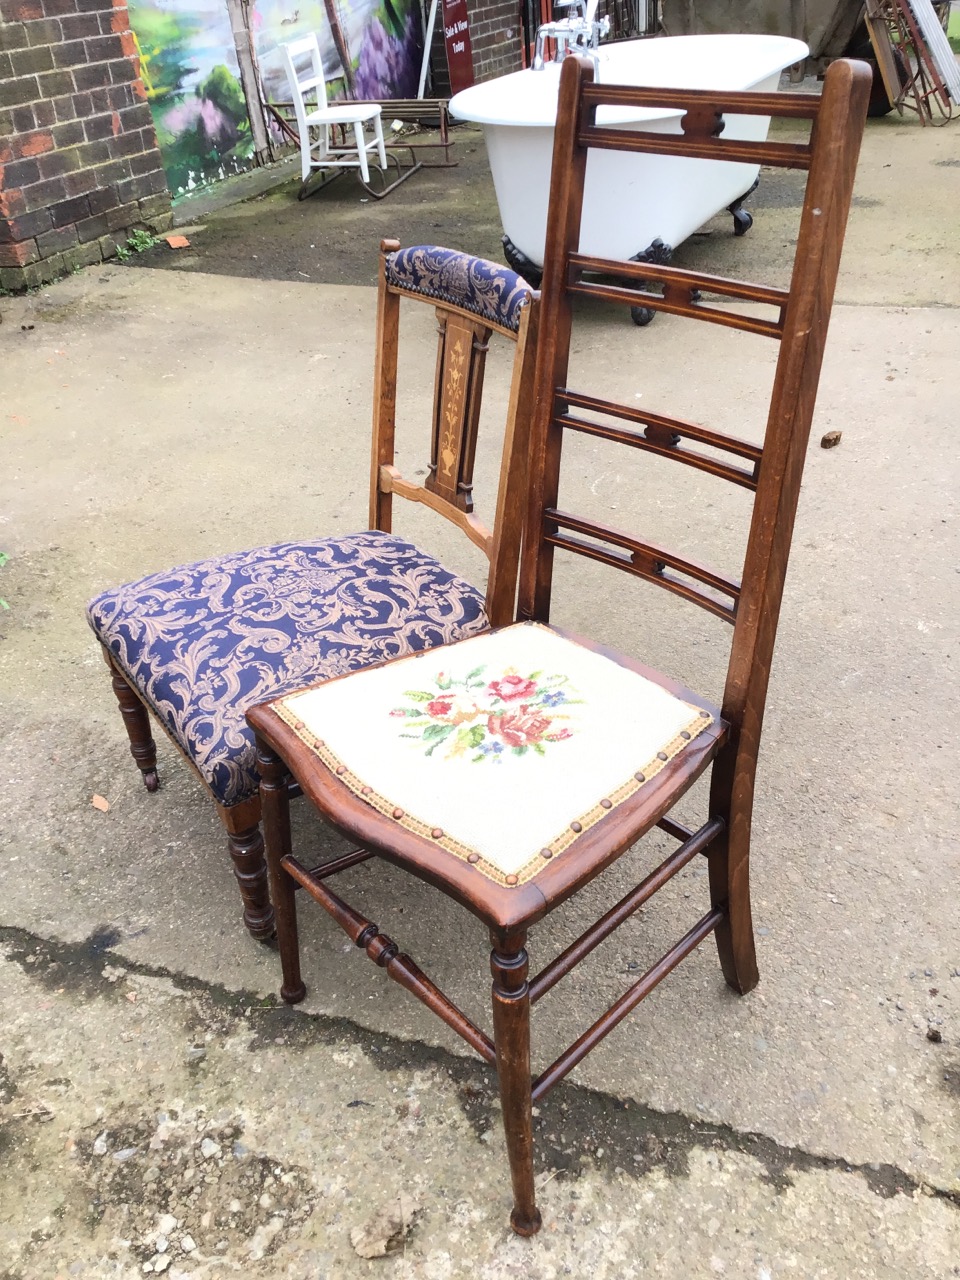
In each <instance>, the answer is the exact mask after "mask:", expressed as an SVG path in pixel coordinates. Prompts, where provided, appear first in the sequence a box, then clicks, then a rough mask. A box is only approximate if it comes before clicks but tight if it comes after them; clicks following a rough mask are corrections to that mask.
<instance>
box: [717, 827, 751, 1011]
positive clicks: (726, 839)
mask: <svg viewBox="0 0 960 1280" xmlns="http://www.w3.org/2000/svg"><path fill="white" fill-rule="evenodd" d="M707 861H708V863H709V867H710V901H711V903H712V905H713V906H715V907H723V908H724V912H725V914H724V917H723V919H722V920H721V921H720V923H719V924H718V925H717V928H716V931H715V936H716V939H717V950H718V952H719V953H720V967H721V969H722V970H723V976H724V978H725V979H726V982H727V985H728V986H730V987H732V988H733V990H734V991H738V992H739V993H740V995H742V996H744V995H746V994H747V992H748V991H752V990H753V988H754V987H755V986H756V985H757V983H758V982H759V981H760V973H759V970H758V969H757V950H756V946H755V943H754V938H753V915H752V913H751V910H750V822H749V819H747V820H746V821H745V822H740V823H738V822H736V821H733V822H732V823H731V824H730V827H729V828H728V830H727V831H725V832H724V833H723V834H722V835H720V836H718V837H717V839H716V840H715V841H714V843H713V844H712V845H711V846H710V850H709V855H708V859H707Z"/></svg>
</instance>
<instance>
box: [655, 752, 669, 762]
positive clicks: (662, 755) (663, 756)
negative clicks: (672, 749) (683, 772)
mask: <svg viewBox="0 0 960 1280" xmlns="http://www.w3.org/2000/svg"><path fill="white" fill-rule="evenodd" d="M666 758H667V753H666V752H665V751H658V752H657V759H658V760H666Z"/></svg>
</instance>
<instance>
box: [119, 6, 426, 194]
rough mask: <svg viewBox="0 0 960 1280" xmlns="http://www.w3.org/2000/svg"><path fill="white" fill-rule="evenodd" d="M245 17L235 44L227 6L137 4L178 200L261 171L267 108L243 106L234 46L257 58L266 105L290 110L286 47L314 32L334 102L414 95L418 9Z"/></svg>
mask: <svg viewBox="0 0 960 1280" xmlns="http://www.w3.org/2000/svg"><path fill="white" fill-rule="evenodd" d="M239 13H240V14H242V15H243V16H244V18H246V20H247V21H248V22H249V28H248V29H241V30H239V31H237V32H236V37H235V33H234V31H233V30H232V29H231V22H230V16H229V12H228V8H227V0H131V3H130V23H131V26H132V28H133V32H134V36H135V39H136V42H137V47H138V51H139V54H140V70H141V76H142V78H143V82H144V85H145V87H146V91H147V99H148V101H149V103H150V107H151V111H152V113H153V120H154V125H155V126H156V130H157V139H158V142H159V144H160V151H161V154H162V155H163V161H164V168H165V170H166V174H167V181H168V183H169V186H170V190H171V192H172V193H173V195H174V196H182V195H186V194H188V193H189V192H191V191H194V190H195V189H196V188H198V187H202V186H205V185H207V184H209V183H211V182H215V181H217V180H218V179H221V178H225V177H228V176H229V175H231V174H234V173H240V172H242V171H243V170H244V169H247V168H249V167H250V166H251V165H252V164H253V162H254V140H253V133H252V130H251V125H250V113H251V111H259V110H260V107H259V104H258V103H256V102H251V103H248V102H247V100H246V98H245V95H244V90H243V86H242V84H241V79H240V70H239V64H238V60H237V46H236V44H235V38H236V39H237V40H240V41H243V42H245V43H246V44H247V45H248V47H249V49H250V51H251V53H252V55H253V61H254V63H255V65H256V66H257V68H258V73H259V77H260V81H261V89H262V93H263V97H264V99H265V100H266V101H271V102H286V101H289V99H290V90H289V87H288V85H287V82H286V76H285V74H284V71H283V65H282V62H281V59H280V55H279V46H280V45H281V44H283V43H284V42H285V41H287V40H293V39H296V38H298V37H301V36H303V35H307V34H309V33H310V32H316V34H317V37H318V39H319V42H320V49H321V52H322V54H323V65H324V72H325V74H326V76H327V77H328V79H329V81H330V86H329V96H330V97H331V98H336V97H350V98H358V99H364V98H408V97H413V96H414V95H415V94H416V90H417V81H418V77H419V72H420V59H421V56H422V50H423V36H422V19H421V13H420V5H419V0H254V3H253V4H251V5H249V6H247V5H243V6H242V7H241V8H240V9H239ZM273 137H274V138H275V139H276V140H277V141H279V135H278V134H277V133H276V132H274V134H273Z"/></svg>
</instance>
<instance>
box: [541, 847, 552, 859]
mask: <svg viewBox="0 0 960 1280" xmlns="http://www.w3.org/2000/svg"><path fill="white" fill-rule="evenodd" d="M540 857H541V858H552V857H553V850H552V849H541V850H540Z"/></svg>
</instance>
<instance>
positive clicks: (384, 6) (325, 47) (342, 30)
mask: <svg viewBox="0 0 960 1280" xmlns="http://www.w3.org/2000/svg"><path fill="white" fill-rule="evenodd" d="M251 25H252V26H253V30H254V39H255V41H256V50H257V57H258V60H259V63H260V74H261V77H262V79H263V86H264V90H265V92H266V96H267V98H268V100H270V101H273V102H282V101H285V100H289V97H290V91H289V89H288V87H287V82H286V76H285V75H284V72H283V66H282V63H281V60H280V56H279V54H278V52H277V50H278V47H279V46H280V45H281V44H283V43H284V42H285V41H287V40H294V39H297V38H298V37H300V36H304V35H309V34H310V32H312V31H315V32H316V33H317V38H318V39H319V41H320V52H321V53H322V55H323V69H324V73H325V74H326V76H327V77H328V79H329V80H331V81H337V80H339V81H340V83H339V84H337V83H332V84H331V86H330V91H331V92H330V96H331V97H351V98H355V99H364V98H412V97H415V96H416V92H417V81H418V79H419V75H420V58H421V55H422V52H423V34H422V30H423V28H422V23H421V15H420V5H419V3H418V2H417V0H305V2H304V3H298V0H257V4H256V8H255V10H254V15H253V18H252V20H251Z"/></svg>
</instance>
